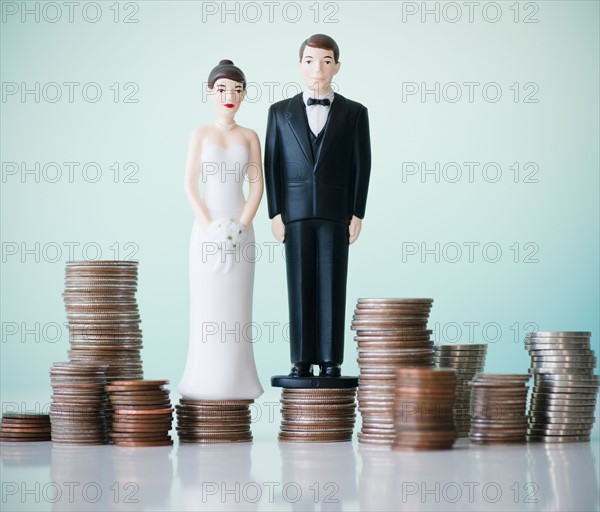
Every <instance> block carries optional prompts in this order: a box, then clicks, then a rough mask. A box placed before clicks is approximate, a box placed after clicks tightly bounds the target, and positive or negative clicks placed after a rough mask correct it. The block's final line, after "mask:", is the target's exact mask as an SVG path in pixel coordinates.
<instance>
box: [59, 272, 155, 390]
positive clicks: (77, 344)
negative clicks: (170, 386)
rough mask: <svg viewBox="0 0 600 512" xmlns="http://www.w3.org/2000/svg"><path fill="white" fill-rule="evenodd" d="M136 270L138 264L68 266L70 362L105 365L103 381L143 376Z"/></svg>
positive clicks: (67, 303)
mask: <svg viewBox="0 0 600 512" xmlns="http://www.w3.org/2000/svg"><path fill="white" fill-rule="evenodd" d="M137 272H138V262H137V261H112V260H108V261H69V262H67V268H66V278H65V291H64V293H63V297H64V301H65V307H66V310H67V319H68V321H69V333H70V342H71V350H70V351H69V358H70V360H71V361H81V362H84V363H87V364H94V365H102V366H106V367H107V368H106V378H107V380H108V382H111V381H113V380H134V379H141V378H142V377H143V373H142V360H141V358H140V348H141V346H142V333H141V330H140V329H139V323H140V314H139V310H138V305H137V300H136V297H135V293H136V290H137Z"/></svg>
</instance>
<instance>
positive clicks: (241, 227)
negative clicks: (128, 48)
mask: <svg viewBox="0 0 600 512" xmlns="http://www.w3.org/2000/svg"><path fill="white" fill-rule="evenodd" d="M208 93H209V96H210V98H211V99H212V101H213V103H214V105H215V109H216V113H217V119H216V121H215V122H214V123H213V124H210V125H206V126H200V127H197V128H195V129H194V130H193V131H192V134H191V136H190V139H189V146H188V155H187V163H186V169H185V192H186V194H187V198H188V201H189V203H190V205H191V207H192V210H193V211H194V216H195V219H194V223H193V227H192V234H191V239H190V248H189V276H190V332H189V348H188V356H187V363H186V366H185V371H184V374H183V378H182V379H181V382H180V384H179V386H178V388H177V389H178V391H179V392H180V393H181V395H182V396H183V397H184V398H191V399H198V400H200V399H202V400H226V399H228V400H242V399H254V398H257V397H259V396H260V395H261V394H262V392H263V388H262V386H261V384H260V381H259V379H258V374H257V371H256V364H255V361H254V352H253V344H252V341H253V340H252V328H251V322H252V292H253V285H254V261H255V257H254V249H255V245H254V230H253V228H252V221H253V219H254V216H255V214H256V210H257V209H258V206H259V203H260V200H261V198H262V193H263V186H262V183H263V180H262V167H261V149H260V142H259V140H258V136H257V135H256V133H255V132H254V131H253V130H251V129H249V128H244V127H243V126H240V125H239V124H237V123H236V121H235V115H236V113H237V111H238V109H239V108H240V105H241V104H242V101H243V99H244V96H245V93H246V78H245V76H244V73H243V72H242V71H241V70H240V69H239V68H238V67H237V66H235V65H234V64H233V62H231V61H230V60H222V61H221V62H220V63H219V65H218V66H216V67H215V68H214V69H213V70H212V71H211V72H210V75H209V78H208ZM199 181H201V182H202V188H203V195H202V196H201V194H200V190H199V188H200V187H199ZM245 182H247V183H248V192H247V197H246V196H245V195H244V183H245Z"/></svg>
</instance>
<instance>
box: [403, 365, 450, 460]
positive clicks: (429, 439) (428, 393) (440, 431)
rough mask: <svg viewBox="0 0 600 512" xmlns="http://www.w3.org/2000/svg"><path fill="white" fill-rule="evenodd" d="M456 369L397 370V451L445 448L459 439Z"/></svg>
mask: <svg viewBox="0 0 600 512" xmlns="http://www.w3.org/2000/svg"><path fill="white" fill-rule="evenodd" d="M455 392H456V372H455V371H454V370H452V369H448V368H401V369H399V370H396V387H395V397H394V429H395V438H394V442H393V444H392V448H393V449H394V450H443V449H447V448H452V445H453V444H454V441H456V430H455V428H454V413H453V408H454V394H455Z"/></svg>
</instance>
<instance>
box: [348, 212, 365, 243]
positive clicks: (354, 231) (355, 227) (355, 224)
mask: <svg viewBox="0 0 600 512" xmlns="http://www.w3.org/2000/svg"><path fill="white" fill-rule="evenodd" d="M361 228H362V220H361V219H359V218H358V217H355V216H352V220H351V221H350V227H349V228H348V231H349V234H350V243H351V244H353V243H354V242H356V239H357V238H358V235H360V230H361Z"/></svg>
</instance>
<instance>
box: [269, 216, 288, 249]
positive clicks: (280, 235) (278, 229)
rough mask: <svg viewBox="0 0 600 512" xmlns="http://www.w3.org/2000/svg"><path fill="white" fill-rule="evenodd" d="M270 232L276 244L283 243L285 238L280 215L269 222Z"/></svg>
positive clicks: (283, 225)
mask: <svg viewBox="0 0 600 512" xmlns="http://www.w3.org/2000/svg"><path fill="white" fill-rule="evenodd" d="M271 231H272V232H273V236H274V237H275V239H276V240H277V241H278V242H283V239H284V238H285V224H284V223H283V220H281V214H280V215H275V217H273V220H272V221H271Z"/></svg>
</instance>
